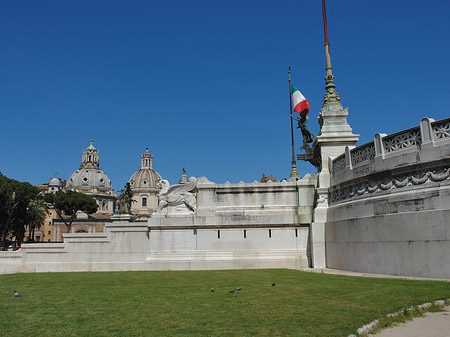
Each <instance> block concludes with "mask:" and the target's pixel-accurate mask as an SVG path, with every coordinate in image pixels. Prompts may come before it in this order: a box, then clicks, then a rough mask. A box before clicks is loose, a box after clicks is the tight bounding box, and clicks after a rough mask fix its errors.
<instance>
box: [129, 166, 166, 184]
mask: <svg viewBox="0 0 450 337" xmlns="http://www.w3.org/2000/svg"><path fill="white" fill-rule="evenodd" d="M160 180H161V176H160V175H159V174H158V172H156V171H155V170H153V169H140V170H139V171H137V172H136V173H135V174H133V175H132V176H131V178H130V180H129V182H130V185H131V187H132V188H146V187H147V188H158V187H157V185H156V184H157V183H158V181H160Z"/></svg>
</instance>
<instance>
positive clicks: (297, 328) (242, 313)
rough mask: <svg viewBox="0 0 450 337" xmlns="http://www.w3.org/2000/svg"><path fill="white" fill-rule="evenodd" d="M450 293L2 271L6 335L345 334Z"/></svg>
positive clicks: (194, 275)
mask: <svg viewBox="0 0 450 337" xmlns="http://www.w3.org/2000/svg"><path fill="white" fill-rule="evenodd" d="M273 282H275V283H276V285H275V286H274V287H273V286H272V283H273ZM212 287H213V288H214V289H215V292H213V293H212V292H211V291H210V289H211V288H212ZM237 287H241V288H242V290H241V291H236V292H235V293H234V294H229V293H228V291H229V290H230V289H233V288H237ZM14 289H16V290H17V291H18V292H19V293H21V294H22V295H23V296H22V297H18V298H15V297H14V295H13V290H14ZM445 298H450V283H448V282H434V281H409V280H399V279H380V278H358V277H348V276H339V275H327V274H317V273H309V272H301V271H295V270H285V269H271V270H229V271H176V272H175V271H173V272H171V271H165V272H92V273H45V274H44V273H36V274H13V275H0V300H1V302H0V303H1V309H0V336H347V335H348V334H350V333H355V331H356V329H357V328H359V327H361V326H362V325H364V324H367V323H369V322H370V321H372V320H373V319H375V318H377V317H380V316H383V315H385V314H387V313H390V312H394V311H397V310H398V309H400V308H402V307H406V306H411V305H417V304H421V303H424V302H427V301H434V300H437V299H445Z"/></svg>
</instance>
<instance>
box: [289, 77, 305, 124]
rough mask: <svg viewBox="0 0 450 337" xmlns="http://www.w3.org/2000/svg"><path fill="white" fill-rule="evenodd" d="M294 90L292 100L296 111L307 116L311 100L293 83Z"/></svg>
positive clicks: (292, 88)
mask: <svg viewBox="0 0 450 337" xmlns="http://www.w3.org/2000/svg"><path fill="white" fill-rule="evenodd" d="M291 90H292V100H293V103H294V111H295V112H298V113H299V114H302V113H303V112H304V115H305V116H306V115H307V114H308V112H309V102H308V101H307V100H306V98H305V96H303V94H302V93H301V92H300V91H299V90H298V89H297V88H296V87H294V86H293V85H292V84H291ZM305 110H306V111H305Z"/></svg>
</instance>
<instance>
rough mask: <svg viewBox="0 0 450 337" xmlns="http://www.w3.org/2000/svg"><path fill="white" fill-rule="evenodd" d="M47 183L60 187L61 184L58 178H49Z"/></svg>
mask: <svg viewBox="0 0 450 337" xmlns="http://www.w3.org/2000/svg"><path fill="white" fill-rule="evenodd" d="M49 185H50V186H51V187H60V186H61V182H60V181H59V179H58V178H52V179H51V180H50V183H49Z"/></svg>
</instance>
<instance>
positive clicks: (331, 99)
mask: <svg viewBox="0 0 450 337" xmlns="http://www.w3.org/2000/svg"><path fill="white" fill-rule="evenodd" d="M322 13H323V32H324V35H325V61H326V76H325V90H326V94H325V97H324V99H323V103H322V108H323V107H325V106H327V105H334V104H340V101H341V99H340V97H339V95H338V93H337V92H336V85H335V84H334V76H333V71H332V69H331V56H330V44H329V42H328V29H327V14H326V10H325V0H322Z"/></svg>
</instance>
